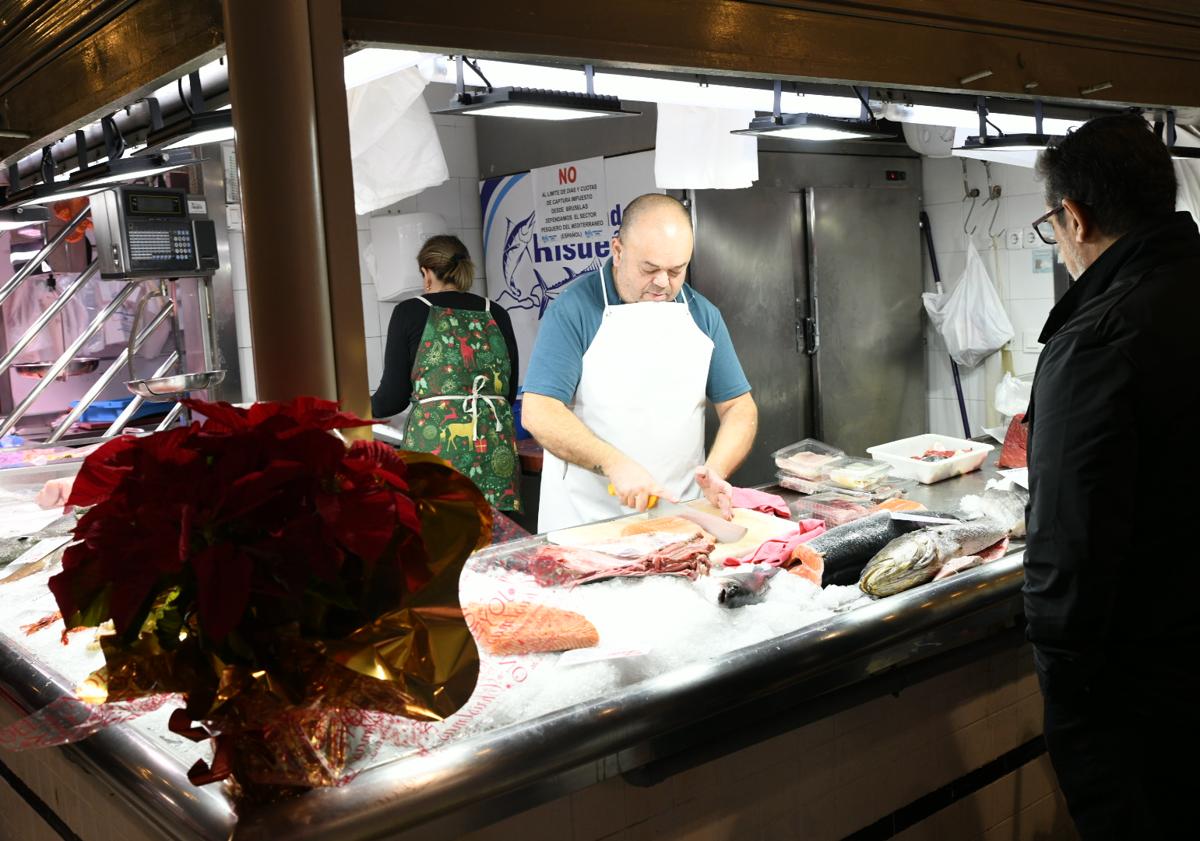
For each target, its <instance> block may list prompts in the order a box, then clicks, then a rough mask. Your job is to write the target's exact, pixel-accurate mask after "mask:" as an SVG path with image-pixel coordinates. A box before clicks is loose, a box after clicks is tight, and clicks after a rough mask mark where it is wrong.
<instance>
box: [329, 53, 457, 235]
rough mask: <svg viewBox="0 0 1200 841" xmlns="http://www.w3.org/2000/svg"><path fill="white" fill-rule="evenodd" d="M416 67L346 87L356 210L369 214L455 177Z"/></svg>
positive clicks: (421, 77) (419, 72) (422, 78)
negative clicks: (448, 164)
mask: <svg viewBox="0 0 1200 841" xmlns="http://www.w3.org/2000/svg"><path fill="white" fill-rule="evenodd" d="M425 84H426V81H425V78H424V77H423V76H422V75H421V71H420V70H419V69H418V68H416V67H410V68H408V69H407V70H401V71H400V72H398V73H393V74H391V75H390V76H384V77H383V78H381V79H375V80H374V81H371V82H367V83H366V84H364V85H358V86H357V87H354V88H351V89H350V90H348V91H346V101H347V108H348V112H349V118H350V159H351V163H352V164H353V167H354V212H355V213H356V214H358V215H359V216H365V215H367V214H368V213H370V212H371V211H373V210H379V209H380V208H383V207H389V206H391V205H393V204H395V203H396V202H398V201H400V200H401V199H406V198H408V197H409V196H415V195H416V194H417V193H419V192H421V191H422V190H424V189H425V188H426V187H436V186H437V185H438V184H441V183H443V182H445V181H446V180H447V179H449V178H450V170H449V168H448V167H447V166H446V156H445V155H444V154H442V144H441V142H440V141H439V140H438V135H437V128H436V127H435V126H434V124H433V118H432V117H431V116H430V115H429V108H428V106H426V105H425V98H424V97H423V96H422V95H421V94H422V92H423V91H424V90H425Z"/></svg>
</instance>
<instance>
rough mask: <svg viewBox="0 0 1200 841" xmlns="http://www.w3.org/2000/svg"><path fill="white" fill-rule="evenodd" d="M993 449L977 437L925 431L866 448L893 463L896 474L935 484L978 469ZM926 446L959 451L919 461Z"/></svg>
mask: <svg viewBox="0 0 1200 841" xmlns="http://www.w3.org/2000/svg"><path fill="white" fill-rule="evenodd" d="M994 449H995V447H993V446H992V445H991V444H980V443H979V442H978V441H968V440H966V439H964V438H951V437H950V436H948V435H931V434H926V435H916V436H913V437H912V438H904V439H901V440H899V441H892V442H890V443H887V444H879V445H877V446H875V447H867V452H868V453H870V454H871V457H872V458H874V459H875V460H876V461H882V462H886V463H887V464H889V465H891V468H892V473H893V474H895V475H897V476H904V477H905V478H908V479H916V480H917V481H918V482H920V483H921V484H923V485H932V484H934V483H935V482H941V481H942V480H943V479H951V478H953V477H955V476H961V475H963V474H964V473H970V472H971V471H972V470H978V469H979V468H980V467H981V466H982V465H983V462H984V461H985V460H986V459H987V457H988V453H990V452H991V451H992V450H994ZM926 450H955V451H956V454H955V455H954V456H952V457H951V458H948V459H944V460H942V461H916V460H915V459H914V458H913V456H919V455H921V454H922V453H924V452H925V451H926Z"/></svg>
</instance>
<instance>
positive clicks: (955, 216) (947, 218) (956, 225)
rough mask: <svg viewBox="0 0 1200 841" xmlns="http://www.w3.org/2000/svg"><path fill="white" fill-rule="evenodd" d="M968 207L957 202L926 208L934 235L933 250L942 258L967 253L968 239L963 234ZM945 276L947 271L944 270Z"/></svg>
mask: <svg viewBox="0 0 1200 841" xmlns="http://www.w3.org/2000/svg"><path fill="white" fill-rule="evenodd" d="M969 204H970V202H968V203H967V204H966V205H964V204H962V203H960V202H956V203H952V204H936V205H930V206H928V207H926V208H925V212H926V213H928V214H929V225H930V230H931V232H932V233H933V248H934V250H935V251H937V253H938V256H939V257H940V256H941V255H942V254H943V253H947V252H951V251H964V252H965V251H966V250H967V237H966V235H965V234H964V233H963V214H965V213H966V209H967V207H968V206H969ZM942 273H943V274H945V269H943V270H942Z"/></svg>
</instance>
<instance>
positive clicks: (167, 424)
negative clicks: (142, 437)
mask: <svg viewBox="0 0 1200 841" xmlns="http://www.w3.org/2000/svg"><path fill="white" fill-rule="evenodd" d="M186 408H187V407H186V406H184V405H183V404H182V403H176V404H175V405H174V406H172V407H171V411H169V412H167V416H166V417H165V418H163V419H162V423H160V424H159V425H158V426H156V427H154V431H155V432H165V431H166V430H168V429H170V428H171V424H173V423H175V421H177V420H178V419H179V416H180V415H181V414H183V410H184V409H186Z"/></svg>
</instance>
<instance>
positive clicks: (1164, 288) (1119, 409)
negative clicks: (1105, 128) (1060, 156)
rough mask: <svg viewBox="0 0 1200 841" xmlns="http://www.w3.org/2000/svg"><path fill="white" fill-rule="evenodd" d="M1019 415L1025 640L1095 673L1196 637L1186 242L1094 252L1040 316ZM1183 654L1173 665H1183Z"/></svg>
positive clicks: (1194, 245) (1196, 532)
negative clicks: (1025, 461) (1022, 419)
mask: <svg viewBox="0 0 1200 841" xmlns="http://www.w3.org/2000/svg"><path fill="white" fill-rule="evenodd" d="M1041 341H1042V342H1043V343H1044V344H1045V347H1044V348H1043V350H1042V354H1041V358H1040V359H1039V360H1038V367H1037V375H1036V378H1035V380H1034V385H1033V399H1032V401H1031V404H1030V409H1029V412H1028V415H1029V423H1030V424H1031V428H1030V438H1029V474H1030V481H1031V488H1030V490H1031V501H1030V507H1029V512H1028V525H1029V539H1028V543H1027V547H1026V551H1025V585H1024V596H1025V615H1026V619H1027V621H1028V631H1027V633H1028V636H1029V639H1030V640H1031V641H1032V642H1033V643H1034V644H1035V646H1037V650H1038V653H1039V654H1041V655H1042V657H1043V658H1053V657H1059V658H1060V659H1063V660H1066V661H1074V662H1078V663H1079V664H1080V665H1082V664H1084V663H1090V664H1092V665H1093V666H1102V665H1104V663H1105V662H1113V658H1120V659H1125V658H1127V657H1130V656H1133V657H1136V656H1138V652H1139V651H1141V652H1146V651H1147V644H1149V645H1150V646H1151V650H1161V646H1162V645H1163V644H1164V643H1179V642H1183V643H1189V642H1193V643H1194V642H1195V641H1196V640H1198V639H1200V597H1198V595H1197V586H1196V582H1197V580H1198V578H1197V572H1198V571H1200V446H1198V442H1197V425H1198V424H1200V231H1197V228H1196V224H1195V222H1194V221H1193V220H1192V217H1191V215H1190V214H1188V213H1176V214H1174V215H1173V216H1171V217H1169V218H1168V219H1166V220H1159V221H1157V222H1155V223H1154V224H1148V225H1145V226H1143V227H1141V228H1138V229H1136V230H1134V231H1131V232H1130V233H1128V234H1126V235H1125V236H1123V237H1121V238H1120V239H1119V240H1117V242H1115V243H1114V244H1113V245H1112V246H1110V247H1109V248H1108V250H1106V251H1105V252H1104V253H1103V254H1102V255H1101V256H1100V257H1099V258H1098V259H1097V260H1096V261H1095V263H1093V264H1092V265H1091V266H1090V267H1089V268H1088V269H1087V271H1086V272H1084V274H1083V275H1082V276H1081V277H1080V278H1079V280H1078V281H1077V282H1076V283H1075V284H1074V286H1073V287H1072V288H1071V289H1070V291H1069V292H1068V293H1067V294H1066V295H1065V296H1064V297H1063V298H1062V300H1061V301H1059V303H1058V304H1057V305H1056V306H1055V307H1054V309H1053V311H1052V312H1051V313H1050V318H1049V320H1048V321H1047V323H1046V327H1045V329H1044V331H1043V333H1042V336H1041ZM1198 653H1200V652H1197V651H1196V650H1192V651H1191V652H1189V653H1188V654H1181V656H1184V657H1187V658H1189V659H1190V661H1191V662H1192V663H1196V662H1197V654H1198Z"/></svg>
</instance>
